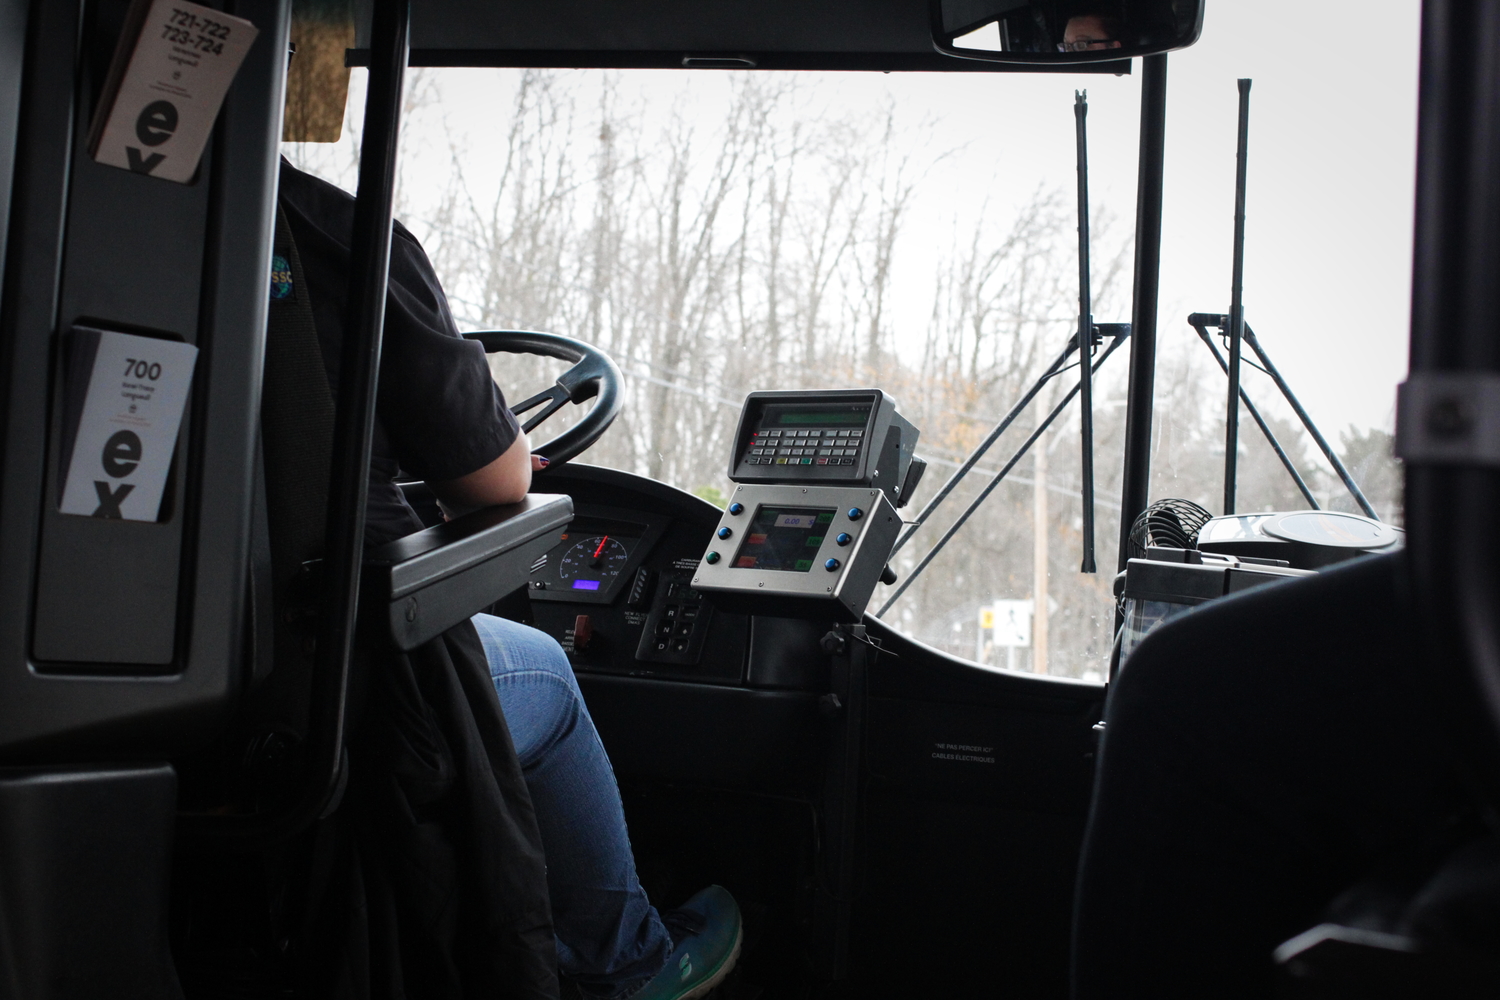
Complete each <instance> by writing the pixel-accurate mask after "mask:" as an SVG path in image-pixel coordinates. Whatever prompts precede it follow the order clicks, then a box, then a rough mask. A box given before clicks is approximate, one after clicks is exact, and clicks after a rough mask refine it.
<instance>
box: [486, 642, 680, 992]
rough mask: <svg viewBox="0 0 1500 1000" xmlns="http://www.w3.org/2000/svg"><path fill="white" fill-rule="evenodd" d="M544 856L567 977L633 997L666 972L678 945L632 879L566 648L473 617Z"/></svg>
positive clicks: (602, 758)
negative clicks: (518, 764)
mask: <svg viewBox="0 0 1500 1000" xmlns="http://www.w3.org/2000/svg"><path fill="white" fill-rule="evenodd" d="M474 627H475V628H477V629H478V630H479V638H480V639H481V640H482V641H483V643H484V652H485V657H486V658H487V659H488V660H489V664H490V676H491V677H493V678H494V680H495V690H496V691H497V692H498V693H499V695H500V707H501V709H502V710H503V711H504V713H505V722H506V724H507V725H508V726H509V727H510V737H511V740H512V742H514V743H515V747H516V756H517V757H519V758H520V761H521V769H522V773H523V774H524V775H525V777H526V787H527V788H528V789H529V790H530V792H531V801H532V803H533V804H534V805H535V807H536V818H537V825H538V826H539V827H540V828H541V834H542V848H543V850H544V851H545V852H546V855H547V891H548V894H549V896H550V897H551V900H552V922H553V927H554V930H555V932H556V934H557V960H558V965H559V966H560V967H561V969H562V972H563V973H564V974H565V975H567V976H568V977H569V978H571V979H572V980H574V982H576V983H577V984H578V985H579V987H580V988H581V989H582V990H583V991H584V992H585V993H586V994H589V995H591V996H596V997H601V998H609V1000H613V998H617V997H623V996H627V995H628V994H629V993H631V992H634V990H635V989H636V988H637V987H639V986H640V985H642V984H643V983H645V982H647V981H648V980H649V979H650V978H651V977H652V976H654V975H656V973H658V972H660V971H661V969H662V968H663V967H665V965H666V963H667V958H668V956H669V955H670V953H671V951H672V940H671V937H670V936H669V935H668V933H667V929H666V927H665V926H663V924H662V922H661V918H660V916H658V915H657V912H656V909H655V908H654V907H653V906H652V905H651V903H650V901H649V900H647V899H646V892H645V890H644V889H642V888H641V884H640V882H639V881H638V880H637V879H636V874H635V857H634V855H633V854H632V853H631V851H630V836H629V834H628V833H627V832H626V830H625V811H624V809H623V808H622V807H621V805H620V791H619V788H618V787H617V786H616V785H615V775H614V770H613V769H612V768H611V767H610V764H609V757H608V756H607V755H606V754H605V752H604V744H603V743H601V742H600V741H599V734H598V732H597V731H596V730H595V729H594V720H593V719H592V718H590V717H589V710H588V707H587V706H586V705H584V703H583V695H582V693H581V692H580V691H579V690H578V682H577V681H576V680H575V679H574V678H573V668H572V666H571V665H570V664H569V663H568V658H567V655H566V654H565V653H563V651H562V647H560V646H558V644H557V643H556V642H555V641H554V640H553V639H552V638H551V637H550V636H548V635H547V634H546V633H543V632H539V631H537V630H536V629H534V628H529V627H527V626H525V625H520V624H517V623H516V622H513V621H508V620H507V619H504V618H496V617H494V616H493V615H475V616H474Z"/></svg>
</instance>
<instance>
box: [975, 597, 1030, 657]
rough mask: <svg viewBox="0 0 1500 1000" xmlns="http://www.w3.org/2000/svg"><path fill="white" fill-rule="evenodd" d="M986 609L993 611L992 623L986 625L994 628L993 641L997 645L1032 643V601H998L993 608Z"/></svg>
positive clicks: (1024, 644)
mask: <svg viewBox="0 0 1500 1000" xmlns="http://www.w3.org/2000/svg"><path fill="white" fill-rule="evenodd" d="M986 610H991V611H992V616H991V624H990V625H988V626H985V627H987V628H991V629H993V630H994V638H993V639H992V640H991V641H992V642H994V644H995V645H996V646H1020V647H1022V648H1026V647H1029V646H1030V645H1031V612H1032V603H1031V601H1029V600H1026V601H996V602H995V606H994V608H993V609H986Z"/></svg>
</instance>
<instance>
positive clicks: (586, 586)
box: [573, 580, 599, 590]
mask: <svg viewBox="0 0 1500 1000" xmlns="http://www.w3.org/2000/svg"><path fill="white" fill-rule="evenodd" d="M573 589H574V590H598V589H599V581H598V580H574V581H573Z"/></svg>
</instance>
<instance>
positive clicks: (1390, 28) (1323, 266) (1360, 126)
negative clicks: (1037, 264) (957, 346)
mask: <svg viewBox="0 0 1500 1000" xmlns="http://www.w3.org/2000/svg"><path fill="white" fill-rule="evenodd" d="M1419 15H1420V11H1419V4H1418V3H1416V2H1415V0H1404V2H1394V0H1384V2H1377V3H1373V4H1370V3H1365V4H1355V3H1352V2H1348V0H1345V2H1331V0H1311V2H1303V3H1290V2H1285V0H1283V2H1268V0H1257V2H1255V3H1247V2H1243V0H1241V2H1237V3H1228V2H1223V0H1209V3H1208V8H1207V15H1206V17H1205V19H1204V29H1203V37H1202V39H1201V40H1200V41H1199V42H1198V44H1197V45H1195V46H1193V47H1192V48H1190V49H1186V50H1184V51H1181V52H1176V53H1173V54H1172V55H1171V56H1170V57H1169V66H1168V98H1167V116H1168V117H1167V133H1166V134H1167V149H1166V191H1165V201H1164V211H1163V222H1162V230H1163V231H1162V247H1163V249H1162V274H1161V315H1160V326H1159V331H1160V337H1161V340H1162V349H1163V350H1164V351H1170V350H1180V349H1184V348H1187V347H1188V346H1189V345H1188V344H1187V341H1188V340H1191V348H1190V349H1193V350H1200V351H1201V350H1202V346H1201V344H1199V343H1198V341H1197V339H1196V336H1195V335H1194V334H1193V333H1192V331H1191V329H1190V328H1189V327H1188V326H1187V324H1186V322H1185V317H1186V316H1187V314H1188V313H1189V312H1195V311H1201V312H1228V309H1229V285H1230V262H1231V255H1232V249H1233V244H1232V237H1233V212H1234V167H1235V128H1236V114H1237V102H1238V92H1237V90H1236V85H1235V81H1236V79H1237V78H1239V77H1249V78H1251V79H1252V80H1253V81H1254V84H1253V86H1252V88H1251V94H1250V146H1249V169H1248V182H1247V207H1246V218H1247V221H1246V240H1245V243H1246V247H1245V253H1246V263H1245V293H1244V294H1245V315H1246V318H1247V320H1248V322H1249V323H1250V325H1251V326H1252V327H1254V328H1255V330H1256V333H1257V334H1258V335H1259V336H1260V339H1261V342H1262V344H1263V345H1264V346H1265V347H1266V350H1267V352H1268V353H1269V354H1270V356H1271V358H1272V360H1273V361H1275V362H1276V363H1277V365H1278V367H1280V368H1281V370H1282V372H1283V374H1284V375H1285V376H1286V378H1287V380H1288V382H1290V384H1291V386H1292V388H1293V389H1294V390H1295V391H1296V392H1297V393H1298V395H1299V396H1300V397H1301V399H1302V400H1303V402H1304V404H1305V405H1306V406H1307V408H1308V410H1309V411H1310V412H1311V414H1312V416H1313V418H1314V420H1316V421H1317V423H1318V424H1319V426H1320V427H1321V428H1322V429H1323V430H1324V432H1325V434H1327V435H1328V436H1329V437H1330V438H1331V439H1333V440H1337V434H1336V432H1337V431H1338V430H1339V429H1341V428H1342V427H1344V426H1346V425H1347V424H1348V423H1351V422H1352V423H1357V424H1360V425H1362V426H1377V427H1384V428H1387V429H1389V428H1390V427H1391V425H1392V422H1393V416H1394V407H1395V386H1396V383H1398V382H1399V381H1400V380H1401V379H1402V377H1403V376H1404V373H1405V371H1406V366H1407V335H1408V324H1409V303H1410V286H1411V273H1410V272H1411V238H1412V236H1411V234H1412V210H1413V190H1414V183H1415V165H1416V88H1417V50H1418V36H1419ZM1356 53H1357V54H1358V55H1357V56H1355V55H1354V54H1356ZM1351 56H1353V57H1355V58H1358V59H1359V60H1360V66H1361V67H1366V68H1362V69H1360V70H1356V71H1351V64H1350V59H1351ZM1136 69H1137V73H1136V74H1135V75H1134V76H1132V77H1124V78H1100V77H1082V76H1064V77H1052V76H1024V77H1019V76H1009V77H995V78H989V79H984V80H979V81H975V80H974V78H972V77H965V78H962V79H959V80H954V79H951V78H932V77H927V78H923V79H920V80H918V81H902V82H914V83H916V87H915V88H913V89H916V90H926V89H928V88H932V89H934V90H938V91H956V90H958V89H959V88H961V89H962V90H963V91H966V92H969V93H971V94H972V95H973V96H972V97H971V98H970V99H968V100H956V99H954V98H953V97H951V96H949V97H947V99H946V100H943V103H944V104H945V105H947V106H948V108H949V110H948V111H947V112H946V113H945V115H944V123H943V124H944V131H955V132H962V133H966V134H968V135H969V136H971V137H972V138H971V142H970V145H969V147H968V149H967V151H966V155H965V161H966V169H968V170H972V171H975V172H976V175H977V174H979V173H984V172H988V171H989V170H991V169H994V170H997V171H998V174H999V177H1000V179H1001V181H1002V184H1003V185H1004V186H1006V187H1007V188H1010V189H1011V190H1013V191H1014V192H1015V193H1016V194H1017V195H1018V196H1021V197H1024V196H1025V195H1028V194H1029V193H1030V191H1031V190H1033V189H1034V187H1035V186H1036V185H1037V184H1039V183H1045V184H1051V185H1061V186H1062V187H1063V188H1064V190H1067V191H1069V193H1070V195H1071V188H1070V187H1069V186H1070V185H1071V184H1072V177H1073V162H1074V161H1073V117H1072V113H1071V106H1072V96H1073V90H1074V89H1075V88H1086V89H1087V91H1088V97H1089V119H1088V121H1089V153H1090V156H1089V159H1090V182H1091V183H1090V188H1091V198H1092V200H1093V202H1094V204H1095V205H1096V206H1103V207H1107V208H1108V209H1109V210H1111V211H1112V212H1113V213H1114V214H1115V215H1116V216H1117V217H1118V222H1119V224H1120V225H1123V226H1124V227H1125V228H1126V229H1127V230H1128V229H1129V228H1130V227H1132V226H1133V222H1134V211H1135V208H1134V205H1135V185H1136V164H1137V155H1136V153H1137V145H1136V143H1137V138H1136V137H1137V130H1138V127H1139V113H1140V112H1139V107H1140V105H1139V91H1140V78H1139V63H1138V62H1137V64H1136ZM887 79H894V77H888V78H887ZM940 100H942V98H940ZM991 164H993V166H991ZM980 180H981V178H979V177H978V176H976V177H975V178H974V181H980ZM914 318H915V319H917V320H918V321H920V320H921V319H922V318H923V317H922V316H920V315H919V316H916V317H914ZM1096 318H1097V319H1099V320H1100V321H1109V320H1128V319H1129V316H1128V315H1124V314H1122V315H1118V316H1115V315H1102V314H1100V315H1097V316H1096ZM1246 377H1247V380H1256V379H1261V376H1259V375H1258V374H1256V373H1247V376H1246ZM1250 385H1251V390H1252V393H1255V394H1256V395H1258V396H1259V395H1261V393H1259V392H1256V387H1257V383H1256V382H1255V381H1250ZM1265 390H1268V391H1269V392H1274V389H1273V388H1271V387H1270V386H1269V385H1268V384H1267V385H1266V386H1265Z"/></svg>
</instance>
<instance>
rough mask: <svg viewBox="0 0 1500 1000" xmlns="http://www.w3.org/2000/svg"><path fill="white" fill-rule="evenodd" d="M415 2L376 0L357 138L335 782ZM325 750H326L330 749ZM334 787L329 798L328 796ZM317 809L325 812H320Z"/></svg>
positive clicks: (345, 354)
mask: <svg viewBox="0 0 1500 1000" xmlns="http://www.w3.org/2000/svg"><path fill="white" fill-rule="evenodd" d="M409 20H410V2H409V0H375V5H374V13H373V19H372V27H371V39H370V81H369V92H368V97H367V98H366V102H365V126H364V134H363V135H362V137H361V140H360V156H359V189H358V194H357V196H356V197H355V199H354V228H353V234H352V243H351V244H350V246H351V252H350V255H349V299H348V312H347V314H346V316H345V323H344V337H343V345H342V351H341V354H340V361H339V387H338V398H337V401H336V409H335V416H334V424H333V442H334V450H333V469H332V471H331V475H330V477H329V483H328V527H327V534H326V540H327V547H326V549H325V550H324V559H323V566H324V577H323V593H324V605H323V616H322V619H321V620H320V622H319V628H318V640H317V641H318V645H317V654H316V655H317V677H318V680H317V682H316V683H318V684H319V685H320V686H323V687H327V688H328V689H329V690H328V692H327V697H329V698H331V699H333V700H334V701H336V702H337V704H336V707H335V710H334V711H333V712H332V725H331V726H330V731H329V732H326V733H321V734H319V737H318V739H319V744H320V746H319V750H320V751H321V753H324V754H328V755H331V756H329V757H328V758H327V759H326V760H323V761H320V762H319V763H320V766H323V767H328V768H331V770H330V772H329V773H331V774H332V775H334V776H336V775H337V773H338V771H337V768H338V761H339V759H340V757H341V755H342V745H343V702H344V698H345V692H346V690H347V684H348V675H349V658H350V656H351V654H352V651H353V646H354V625H355V617H356V612H357V611H358V608H359V578H360V571H361V569H362V567H363V562H364V560H363V555H364V535H365V500H366V497H367V494H368V490H369V483H370V441H371V438H372V437H373V435H374V428H375V390H376V384H377V379H378V376H379V373H380V342H381V335H382V333H383V332H384V329H385V297H386V287H387V282H388V281H389V275H390V259H391V213H392V205H393V202H394V199H395V191H396V150H397V145H398V142H399V136H400V120H401V89H402V81H403V79H404V76H405V73H406V62H407V54H408V46H409V38H408V29H409ZM324 744H326V745H324ZM332 790H333V785H332V783H331V782H330V783H329V784H328V787H327V790H326V791H325V793H324V797H325V798H326V796H327V794H329V793H331V792H332ZM321 807H322V806H321V803H319V806H318V808H321Z"/></svg>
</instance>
